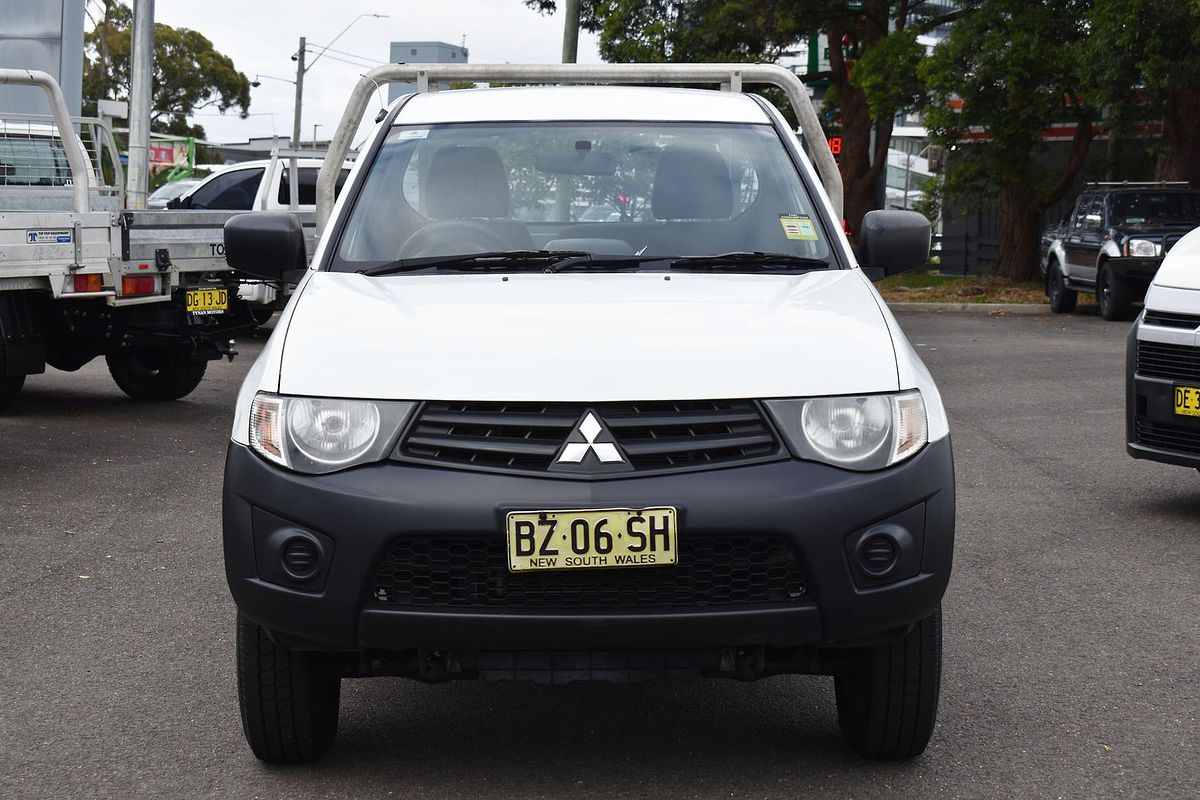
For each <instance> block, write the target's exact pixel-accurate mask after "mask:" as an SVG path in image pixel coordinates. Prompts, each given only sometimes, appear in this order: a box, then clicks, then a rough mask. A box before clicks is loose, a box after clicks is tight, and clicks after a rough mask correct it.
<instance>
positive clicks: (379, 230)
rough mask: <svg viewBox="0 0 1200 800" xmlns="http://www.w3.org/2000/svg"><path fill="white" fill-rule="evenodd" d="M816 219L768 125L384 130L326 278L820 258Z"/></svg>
mask: <svg viewBox="0 0 1200 800" xmlns="http://www.w3.org/2000/svg"><path fill="white" fill-rule="evenodd" d="M816 208H817V205H816V203H815V202H814V201H813V200H812V198H811V197H809V195H808V192H807V190H806V188H805V186H804V184H803V182H802V181H801V179H800V176H799V174H798V173H797V171H796V168H795V166H794V165H793V164H792V162H791V160H790V158H789V156H788V154H787V151H786V149H785V148H784V146H783V143H782V142H781V141H780V139H779V137H778V136H777V135H776V133H775V132H774V129H772V128H771V127H770V126H769V125H750V124H720V123H703V124H701V123H669V122H645V123H637V124H635V125H631V124H629V123H607V122H592V123H565V122H564V123H525V122H511V123H469V124H466V123H464V124H445V125H433V126H420V127H416V126H412V127H403V126H397V127H395V128H394V129H393V130H392V131H391V132H390V133H389V135H388V137H387V139H386V141H385V143H384V145H383V147H382V148H381V149H380V151H379V154H378V156H377V157H376V160H375V162H374V163H373V164H372V165H370V169H369V172H368V174H367V179H366V181H365V183H364V185H363V188H362V190H361V192H360V193H359V196H358V197H357V198H356V200H355V204H354V209H353V210H352V212H351V215H350V218H349V220H348V222H347V225H346V228H345V230H344V232H343V234H342V237H341V240H340V243H339V247H338V250H337V257H336V261H337V262H341V263H340V264H338V265H337V266H336V267H335V268H345V269H355V268H361V267H362V266H363V262H383V261H390V260H392V259H396V258H410V257H426V256H437V255H458V254H463V253H469V252H482V251H483V250H485V249H486V250H498V249H528V248H530V247H535V248H546V247H549V248H551V249H583V250H587V251H589V252H591V251H592V248H596V252H604V253H605V254H607V255H616V254H620V253H628V254H634V253H642V254H645V253H650V254H660V253H661V254H662V255H663V256H664V257H669V256H696V255H713V254H719V253H728V252H733V251H746V250H763V251H772V252H785V253H789V254H795V255H800V256H808V257H813V258H826V257H828V256H829V255H830V246H829V241H828V238H829V236H830V234H829V233H828V232H826V231H825V230H824V229H823V225H822V218H821V216H820V215H819V214H817V212H816ZM468 234H469V235H468Z"/></svg>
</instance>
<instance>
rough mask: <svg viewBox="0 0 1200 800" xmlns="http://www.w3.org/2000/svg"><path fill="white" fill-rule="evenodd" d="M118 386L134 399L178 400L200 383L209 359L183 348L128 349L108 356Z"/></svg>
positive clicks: (109, 368) (109, 365)
mask: <svg viewBox="0 0 1200 800" xmlns="http://www.w3.org/2000/svg"><path fill="white" fill-rule="evenodd" d="M105 360H106V361H107V362H108V371H109V373H110V374H111V375H112V377H113V380H114V381H116V382H117V386H119V387H120V388H121V391H123V392H124V393H125V394H127V395H129V396H130V397H132V398H133V399H135V400H155V401H166V400H178V399H179V398H181V397H186V396H188V395H189V394H191V393H192V391H193V390H194V389H195V388H196V387H197V386H199V385H200V381H201V380H203V378H204V372H205V370H207V369H208V362H207V361H194V360H193V359H192V357H191V355H190V354H189V353H187V352H186V351H184V350H166V349H163V350H125V351H122V352H120V353H116V354H113V355H110V356H106V357H105Z"/></svg>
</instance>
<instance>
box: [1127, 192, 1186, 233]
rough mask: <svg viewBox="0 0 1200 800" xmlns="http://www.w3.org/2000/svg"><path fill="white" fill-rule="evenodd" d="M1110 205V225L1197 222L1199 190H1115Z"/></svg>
mask: <svg viewBox="0 0 1200 800" xmlns="http://www.w3.org/2000/svg"><path fill="white" fill-rule="evenodd" d="M1109 209H1110V212H1111V216H1112V224H1113V225H1152V224H1158V225H1169V224H1172V223H1187V224H1192V225H1200V192H1118V193H1117V194H1114V195H1113V196H1112V198H1111V199H1110V200H1109Z"/></svg>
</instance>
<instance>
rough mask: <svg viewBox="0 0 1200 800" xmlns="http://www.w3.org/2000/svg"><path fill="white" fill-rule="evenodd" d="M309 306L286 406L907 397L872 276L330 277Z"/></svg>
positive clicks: (290, 331)
mask: <svg viewBox="0 0 1200 800" xmlns="http://www.w3.org/2000/svg"><path fill="white" fill-rule="evenodd" d="M293 304H294V305H293V308H292V309H290V312H291V313H290V315H287V318H286V322H284V321H281V323H280V324H281V325H284V324H286V325H287V328H286V331H285V335H284V339H283V341H282V342H280V344H281V345H282V353H281V356H280V358H279V367H280V369H279V391H280V392H282V393H284V394H296V395H316V396H339V397H360V398H372V399H396V400H512V401H520V400H534V401H537V400H541V401H590V402H600V401H608V400H687V399H706V398H707V399H712V398H741V397H755V398H763V397H792V396H804V395H830V394H850V393H867V392H885V391H895V390H897V389H898V388H901V387H899V386H898V383H897V367H896V355H895V349H894V347H893V342H892V338H891V335H890V333H889V331H888V326H887V323H886V321H885V319H884V315H883V313H882V312H881V310H880V308H879V305H878V303H877V301H876V297H875V293H874V291H873V290H872V289H871V287H870V285H869V283H868V282H867V281H866V279H865V278H864V277H863V275H862V274H861V273H860V272H858V271H857V270H854V271H850V270H837V271H829V272H812V273H808V274H806V275H798V276H795V275H793V276H783V275H778V276H777V275H729V274H724V275H703V274H694V273H689V274H681V273H676V274H672V275H670V276H664V275H663V274H658V273H653V274H652V273H602V274H594V273H593V274H587V273H566V274H557V275H545V274H541V273H525V274H514V275H506V276H502V275H498V274H488V275H398V276H393V277H380V278H369V277H365V276H361V275H355V274H345V273H330V272H316V273H313V274H311V275H310V276H309V280H308V281H307V282H306V283H305V285H304V286H303V288H302V290H301V291H300V293H299V296H298V297H296V298H295V299H294V301H293ZM268 380H269V379H268Z"/></svg>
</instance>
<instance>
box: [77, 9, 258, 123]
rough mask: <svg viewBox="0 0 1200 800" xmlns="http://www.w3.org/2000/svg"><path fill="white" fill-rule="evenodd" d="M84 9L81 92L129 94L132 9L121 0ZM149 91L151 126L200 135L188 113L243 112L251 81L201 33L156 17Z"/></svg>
mask: <svg viewBox="0 0 1200 800" xmlns="http://www.w3.org/2000/svg"><path fill="white" fill-rule="evenodd" d="M87 10H88V16H89V18H90V20H91V24H92V29H91V30H90V31H88V33H87V34H86V35H85V36H84V54H85V57H86V61H85V63H84V68H83V94H84V97H86V98H88V99H89V100H100V99H108V100H123V99H128V97H129V65H130V55H131V51H132V27H133V12H132V10H131V9H130V8H129V7H128V6H126V5H125V4H123V3H121V2H119V0H90V2H89V3H88V6H87ZM151 96H152V98H153V106H154V108H153V111H152V112H151V116H150V127H151V129H152V130H154V131H156V132H158V133H171V134H175V135H179V136H195V137H196V138H203V137H204V128H203V127H202V126H200V125H189V124H188V121H187V118H188V117H189V116H190V115H191V114H193V113H195V112H196V111H198V110H200V109H203V108H209V107H216V108H217V110H219V111H220V112H221V113H225V112H227V111H230V110H231V109H237V110H238V112H239V113H240V115H241V116H242V117H243V118H245V117H246V116H247V109H249V107H250V81H249V79H248V78H247V77H246V76H245V75H244V74H242V73H241V72H238V71H237V69H236V68H235V67H234V65H233V60H232V59H230V58H229V56H226V55H224V54H222V53H219V52H217V50H216V49H215V48H214V47H213V44H212V42H210V41H209V40H208V39H207V38H206V37H205V36H204V35H203V34H201V33H198V32H197V31H193V30H190V29H188V28H172V27H171V26H170V25H164V24H162V23H156V24H155V26H154V77H153V82H152V89H151Z"/></svg>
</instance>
